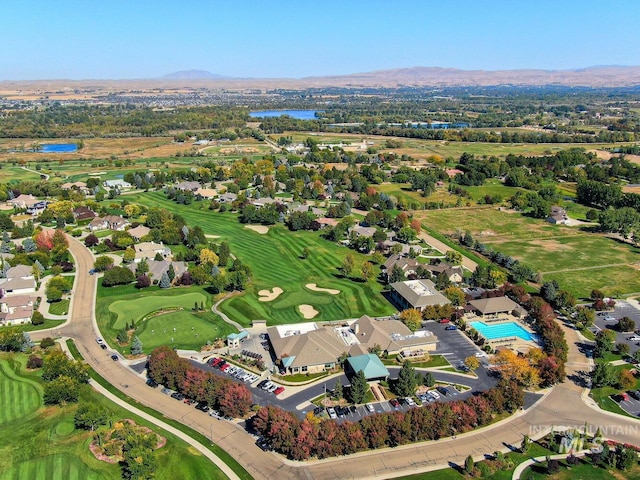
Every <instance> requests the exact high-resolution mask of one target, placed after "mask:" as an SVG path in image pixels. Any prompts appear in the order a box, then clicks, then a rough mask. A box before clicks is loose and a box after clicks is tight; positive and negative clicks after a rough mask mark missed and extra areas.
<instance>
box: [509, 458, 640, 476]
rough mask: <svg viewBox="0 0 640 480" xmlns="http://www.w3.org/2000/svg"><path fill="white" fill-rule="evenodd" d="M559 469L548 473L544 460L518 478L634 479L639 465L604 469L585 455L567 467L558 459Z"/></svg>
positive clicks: (638, 471)
mask: <svg viewBox="0 0 640 480" xmlns="http://www.w3.org/2000/svg"><path fill="white" fill-rule="evenodd" d="M559 462H560V471H559V472H558V473H555V474H553V475H549V474H547V472H546V462H542V464H538V465H532V466H531V467H529V468H527V469H526V470H525V471H524V472H522V475H521V476H520V478H526V479H529V478H531V479H534V480H542V479H549V480H574V479H583V478H584V479H589V480H618V479H621V478H624V479H626V480H634V479H639V478H640V467H638V466H635V467H633V468H631V469H629V470H625V471H622V470H617V469H611V470H606V469H604V468H602V467H598V466H594V465H593V464H592V463H591V461H590V460H589V459H587V458H585V457H582V458H581V459H580V463H578V464H577V465H571V467H570V468H569V467H568V465H567V462H565V461H564V460H559Z"/></svg>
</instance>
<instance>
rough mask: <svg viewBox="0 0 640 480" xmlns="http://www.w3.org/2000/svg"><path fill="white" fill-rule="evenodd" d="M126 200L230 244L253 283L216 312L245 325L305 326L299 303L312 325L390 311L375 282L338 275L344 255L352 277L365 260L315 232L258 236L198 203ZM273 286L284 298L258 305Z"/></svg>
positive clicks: (152, 196)
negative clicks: (163, 211)
mask: <svg viewBox="0 0 640 480" xmlns="http://www.w3.org/2000/svg"><path fill="white" fill-rule="evenodd" d="M129 200H130V201H133V202H138V203H140V204H144V205H147V206H160V207H165V208H167V209H169V210H171V211H173V212H175V213H177V214H179V215H181V216H182V217H183V218H184V219H185V220H186V221H187V223H188V224H189V225H200V226H201V227H202V229H203V230H204V232H205V233H206V234H211V235H219V236H220V238H221V240H227V241H228V242H229V244H230V246H231V251H232V253H234V254H235V255H236V256H237V257H238V258H239V259H241V260H242V261H243V262H245V263H246V264H248V265H249V266H250V267H251V270H252V277H253V281H252V283H251V284H250V285H249V287H248V288H247V291H246V292H245V293H244V294H243V295H240V296H235V297H233V298H231V299H229V300H227V301H225V302H224V303H223V304H222V306H221V308H222V310H223V311H224V312H225V313H226V314H227V315H229V316H230V317H231V318H233V319H234V320H236V321H238V322H240V323H242V324H244V325H248V324H249V323H250V322H251V320H255V319H266V320H268V321H269V323H270V324H281V323H294V322H301V321H304V318H303V317H302V315H301V314H300V312H299V311H298V308H297V307H298V305H300V304H309V305H312V306H313V307H314V308H315V309H316V310H318V311H319V312H320V313H319V314H318V316H317V317H315V318H314V320H320V321H322V320H338V319H343V318H354V317H358V316H360V315H363V314H368V315H374V316H381V315H388V314H391V313H392V312H393V311H394V309H393V307H392V306H391V305H390V304H389V303H388V302H387V300H385V299H384V297H383V296H382V295H381V291H382V287H381V285H379V284H378V283H377V282H376V281H375V280H370V281H369V282H366V283H365V282H362V281H360V280H359V279H357V280H353V279H345V278H342V276H341V275H340V274H339V272H338V267H339V266H340V265H341V264H342V261H343V259H344V257H345V256H346V254H347V253H351V254H352V255H353V256H354V259H355V268H354V270H353V272H354V273H353V275H354V276H355V277H358V276H359V270H360V265H361V264H362V262H363V261H365V260H366V258H367V257H365V256H364V255H360V254H357V253H356V252H354V251H353V250H348V249H347V248H344V247H340V246H337V245H335V244H334V243H332V242H328V241H326V240H324V239H322V238H321V237H320V233H319V232H290V231H288V230H287V229H286V228H285V227H284V226H282V225H276V226H272V227H270V228H269V232H268V233H267V234H266V235H261V234H258V233H256V232H254V231H252V230H249V229H247V228H244V226H243V225H242V224H240V223H239V222H238V219H237V215H236V214H234V213H222V214H221V213H216V212H210V211H208V210H206V209H205V205H204V204H202V203H201V204H198V203H194V204H192V205H190V206H184V205H177V204H175V203H174V202H171V201H169V200H167V199H166V198H165V197H164V195H163V194H162V193H159V192H150V193H146V194H139V195H132V196H130V197H129ZM201 205H202V206H201ZM305 247H307V248H309V249H310V250H311V252H312V253H311V255H310V256H309V258H307V259H306V260H303V259H301V258H300V255H301V254H302V250H303V249H304V248H305ZM307 283H316V284H317V285H318V286H320V287H329V288H335V289H337V290H340V294H339V295H330V294H327V293H320V292H312V291H310V290H307V289H306V288H304V285H306V284H307ZM273 287H280V288H282V289H283V291H284V293H282V294H281V295H280V296H279V297H278V298H277V299H276V300H274V301H272V302H260V301H259V300H258V298H259V297H258V294H257V292H258V291H260V290H262V289H271V288H273Z"/></svg>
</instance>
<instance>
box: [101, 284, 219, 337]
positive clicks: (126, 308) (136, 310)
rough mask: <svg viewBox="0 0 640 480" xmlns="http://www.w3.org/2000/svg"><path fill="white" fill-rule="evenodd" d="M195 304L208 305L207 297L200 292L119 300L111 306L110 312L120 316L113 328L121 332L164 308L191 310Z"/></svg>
mask: <svg viewBox="0 0 640 480" xmlns="http://www.w3.org/2000/svg"><path fill="white" fill-rule="evenodd" d="M195 303H198V305H200V304H204V305H206V304H207V297H206V296H205V295H204V294H202V293H198V292H192V293H185V294H184V295H175V296H166V297H165V296H147V297H144V299H136V300H118V301H115V302H113V303H112V304H111V305H109V310H110V311H111V312H113V313H116V314H117V315H118V318H117V319H116V321H115V322H114V324H113V326H112V328H113V329H115V330H120V329H121V328H124V327H125V326H126V325H127V324H129V323H130V322H131V321H133V322H135V323H138V322H139V321H140V320H141V319H142V318H143V317H144V316H145V315H147V314H149V313H151V312H155V311H157V310H161V309H163V308H184V309H185V310H191V309H192V308H193V307H194V305H195Z"/></svg>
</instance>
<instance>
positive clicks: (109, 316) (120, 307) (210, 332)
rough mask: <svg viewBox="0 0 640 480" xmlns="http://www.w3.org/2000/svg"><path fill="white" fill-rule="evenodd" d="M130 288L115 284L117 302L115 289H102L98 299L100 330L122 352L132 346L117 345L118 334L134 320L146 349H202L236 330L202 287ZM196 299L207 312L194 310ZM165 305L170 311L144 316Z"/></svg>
mask: <svg viewBox="0 0 640 480" xmlns="http://www.w3.org/2000/svg"><path fill="white" fill-rule="evenodd" d="M128 287H129V286H128V285H127V286H124V287H115V288H116V289H119V291H120V295H117V298H118V300H116V301H114V297H115V295H111V294H112V293H113V292H114V290H112V289H111V288H108V289H107V288H99V289H98V299H97V301H96V318H97V320H98V325H99V327H100V331H101V332H102V334H103V335H104V337H105V338H106V339H107V340H108V343H109V344H110V345H111V346H113V347H115V348H118V349H119V350H120V351H121V352H122V353H125V354H127V353H129V348H130V346H126V347H118V344H117V341H116V339H115V337H116V335H117V334H118V331H119V330H120V329H122V328H124V327H125V324H131V322H133V323H134V324H135V325H136V328H137V330H136V335H138V337H140V340H141V341H142V344H143V348H144V351H145V352H150V351H151V350H153V349H154V348H155V347H158V346H161V345H171V346H172V347H174V348H186V349H196V350H199V349H200V347H201V346H202V345H204V344H205V343H206V342H207V341H208V340H214V339H216V338H219V337H224V336H226V335H227V334H229V333H232V332H234V331H235V328H233V327H232V326H231V325H229V324H227V323H226V322H224V321H223V320H222V319H221V318H220V317H219V316H218V315H215V314H214V313H212V312H211V311H210V308H211V305H212V303H213V299H212V296H211V295H210V294H209V293H208V292H207V291H206V290H204V289H203V288H200V287H196V286H192V287H174V288H169V289H166V290H163V289H160V288H157V287H151V288H148V289H143V290H139V289H135V288H133V289H130V288H128ZM196 302H197V303H198V306H200V305H201V304H203V306H204V307H205V311H204V312H198V313H194V312H193V311H192V309H193V307H194V305H195V303H196ZM163 308H168V309H169V310H170V311H168V312H167V313H164V314H161V315H157V316H149V317H148V318H146V319H145V317H147V316H148V315H149V314H150V313H153V312H159V311H160V310H162V309H163ZM176 309H182V310H176ZM174 328H175V329H176V331H175V332H174V331H173V329H174ZM172 338H173V341H172V340H171V339H172Z"/></svg>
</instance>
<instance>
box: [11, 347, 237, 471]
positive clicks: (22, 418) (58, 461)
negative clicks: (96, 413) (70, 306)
mask: <svg viewBox="0 0 640 480" xmlns="http://www.w3.org/2000/svg"><path fill="white" fill-rule="evenodd" d="M26 359H27V356H26V355H21V354H14V355H12V354H0V382H2V391H3V392H5V391H7V392H8V395H9V397H13V396H15V397H16V398H25V397H24V395H22V393H21V392H22V391H23V390H22V389H23V388H24V387H23V385H24V384H25V383H26V384H28V385H30V386H31V387H30V388H32V389H33V391H34V393H33V396H34V397H35V398H36V399H37V402H38V403H37V404H36V405H35V408H33V409H32V410H31V412H27V411H25V412H23V413H22V414H20V415H19V416H14V417H13V418H12V419H11V420H8V421H5V420H4V419H3V420H2V423H0V425H2V428H0V480H22V479H30V480H31V479H33V480H45V479H46V480H84V479H89V480H93V479H95V480H97V479H107V480H117V479H120V478H122V477H121V469H120V466H119V465H118V464H108V463H105V462H101V461H99V460H97V459H96V458H95V457H94V456H93V454H91V452H90V451H89V443H90V441H91V438H92V436H93V433H92V432H89V431H84V430H75V428H74V425H73V416H74V414H75V411H76V409H77V407H78V404H69V405H65V406H62V407H44V408H42V407H40V402H41V400H40V398H41V386H40V385H41V383H40V382H41V381H40V378H39V375H40V372H39V371H34V372H31V371H26V370H25V369H24V365H25V363H26ZM7 372H11V376H10V377H8V376H7V375H6V373H7ZM7 379H8V380H7ZM21 396H22V397H21ZM83 402H90V403H94V404H97V405H102V406H104V407H106V408H108V409H109V410H110V421H112V422H114V421H116V420H119V419H122V418H132V419H133V420H134V421H135V422H136V423H138V424H139V425H144V426H147V427H150V428H152V429H153V430H154V431H155V432H157V433H159V434H160V435H162V436H164V437H166V438H167V444H166V445H165V446H164V447H163V448H161V449H159V450H157V452H156V458H157V465H158V466H157V471H156V476H155V477H154V478H156V479H162V480H170V479H174V478H213V479H223V478H226V477H225V476H224V475H223V474H222V472H220V471H219V470H218V469H217V467H215V465H213V464H212V463H211V462H210V461H209V460H208V459H206V458H205V457H204V456H202V455H200V454H199V453H197V452H196V451H195V450H194V449H192V448H191V447H189V446H188V445H187V444H186V443H184V442H182V441H180V440H178V439H177V438H176V437H174V436H173V435H171V434H169V433H167V432H165V431H163V430H161V429H158V428H157V427H154V426H153V425H150V424H148V423H146V422H145V421H143V420H142V419H140V418H138V417H136V416H134V415H131V414H130V413H129V412H127V411H126V410H124V409H122V408H120V407H119V406H117V405H115V404H113V403H111V402H110V401H108V400H106V399H105V398H104V397H102V396H101V395H99V394H97V393H96V392H94V391H93V390H92V389H91V388H89V387H86V388H84V389H83V391H82V393H81V398H80V403H83ZM2 405H3V406H4V405H7V403H5V402H4V401H3V403H2ZM39 407H40V408H39Z"/></svg>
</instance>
